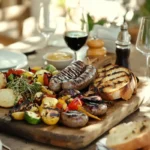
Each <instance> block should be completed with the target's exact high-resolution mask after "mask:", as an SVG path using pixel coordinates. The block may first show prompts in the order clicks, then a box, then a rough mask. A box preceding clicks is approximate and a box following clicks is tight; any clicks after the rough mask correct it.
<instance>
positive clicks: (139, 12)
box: [0, 0, 150, 47]
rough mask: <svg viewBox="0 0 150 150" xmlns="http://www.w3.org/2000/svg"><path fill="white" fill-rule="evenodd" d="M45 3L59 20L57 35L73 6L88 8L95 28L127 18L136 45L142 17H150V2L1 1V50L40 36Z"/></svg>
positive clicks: (131, 0) (114, 23)
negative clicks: (43, 2)
mask: <svg viewBox="0 0 150 150" xmlns="http://www.w3.org/2000/svg"><path fill="white" fill-rule="evenodd" d="M42 1H46V2H47V5H48V7H51V10H52V12H53V14H52V15H53V17H58V22H57V23H58V25H57V30H56V34H61V33H63V20H64V17H65V14H66V10H67V7H69V6H76V5H80V6H82V7H84V9H85V10H86V12H87V13H88V19H89V25H90V26H91V27H92V26H93V25H94V24H100V25H105V26H111V25H115V26H120V25H121V24H122V23H123V20H124V17H125V20H126V21H127V22H128V25H129V32H130V34H131V37H132V43H135V41H136V36H137V32H138V28H139V20H140V18H141V17H142V16H148V15H150V0H0V47H3V46H7V45H9V44H12V43H15V42H17V41H20V40H23V39H26V38H28V37H31V36H35V35H39V33H38V32H37V29H36V21H37V19H38V15H39V14H38V13H39V7H40V2H42ZM91 29H92V28H91Z"/></svg>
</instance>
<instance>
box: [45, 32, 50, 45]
mask: <svg viewBox="0 0 150 150" xmlns="http://www.w3.org/2000/svg"><path fill="white" fill-rule="evenodd" d="M50 36H51V34H47V35H45V47H47V46H48V42H49V38H50Z"/></svg>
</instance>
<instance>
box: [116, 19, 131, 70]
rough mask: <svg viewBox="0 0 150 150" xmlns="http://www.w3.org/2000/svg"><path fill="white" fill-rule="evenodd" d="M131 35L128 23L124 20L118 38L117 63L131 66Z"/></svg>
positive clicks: (127, 66)
mask: <svg viewBox="0 0 150 150" xmlns="http://www.w3.org/2000/svg"><path fill="white" fill-rule="evenodd" d="M130 40H131V36H130V34H129V32H128V25H127V23H126V21H124V23H123V25H122V26H121V29H120V32H119V34H118V38H117V40H116V62H115V64H117V65H119V66H123V67H126V68H130V66H129V56H130V44H131V42H130Z"/></svg>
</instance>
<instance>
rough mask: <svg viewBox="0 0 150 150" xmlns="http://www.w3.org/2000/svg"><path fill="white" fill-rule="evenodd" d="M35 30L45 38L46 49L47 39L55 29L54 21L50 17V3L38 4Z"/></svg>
mask: <svg viewBox="0 0 150 150" xmlns="http://www.w3.org/2000/svg"><path fill="white" fill-rule="evenodd" d="M37 29H38V31H39V32H40V33H41V34H42V35H43V36H44V37H45V41H46V45H45V47H47V46H48V42H49V38H50V36H51V35H52V34H53V33H54V32H55V29H56V20H55V18H54V17H52V11H51V8H50V3H49V2H48V1H43V2H41V3H40V10H39V17H38V22H37Z"/></svg>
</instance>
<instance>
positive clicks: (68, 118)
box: [61, 110, 89, 128]
mask: <svg viewBox="0 0 150 150" xmlns="http://www.w3.org/2000/svg"><path fill="white" fill-rule="evenodd" d="M88 120H89V118H88V116H87V115H86V114H84V113H82V112H79V111H75V110H74V111H67V112H62V113H61V121H62V123H63V124H64V125H66V126H68V127H71V128H79V127H83V126H85V125H86V124H87V122H88Z"/></svg>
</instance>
